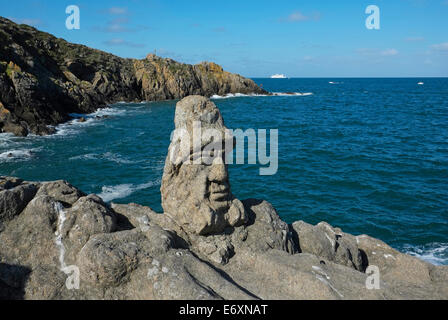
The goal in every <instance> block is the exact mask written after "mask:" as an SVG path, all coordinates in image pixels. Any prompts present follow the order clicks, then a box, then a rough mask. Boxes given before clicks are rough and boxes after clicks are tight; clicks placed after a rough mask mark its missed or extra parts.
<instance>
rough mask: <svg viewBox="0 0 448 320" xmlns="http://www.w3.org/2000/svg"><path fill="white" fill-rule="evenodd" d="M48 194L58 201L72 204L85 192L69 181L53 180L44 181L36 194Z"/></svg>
mask: <svg viewBox="0 0 448 320" xmlns="http://www.w3.org/2000/svg"><path fill="white" fill-rule="evenodd" d="M41 195H47V196H50V197H52V198H54V199H55V200H56V201H59V202H62V203H65V204H69V205H72V204H74V203H75V202H76V201H77V200H78V199H79V198H81V197H83V196H85V194H84V193H83V192H81V191H79V190H78V189H76V188H75V187H74V186H72V185H71V184H70V183H68V182H67V181H63V180H59V181H51V182H44V183H42V185H41V187H40V188H39V191H38V193H37V195H36V196H41Z"/></svg>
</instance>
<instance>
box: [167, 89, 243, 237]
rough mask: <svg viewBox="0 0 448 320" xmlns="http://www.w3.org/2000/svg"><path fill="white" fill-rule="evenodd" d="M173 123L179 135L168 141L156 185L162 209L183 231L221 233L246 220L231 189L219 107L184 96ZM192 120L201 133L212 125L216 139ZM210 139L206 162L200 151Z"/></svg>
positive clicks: (196, 97) (206, 100) (225, 137)
mask: <svg viewBox="0 0 448 320" xmlns="http://www.w3.org/2000/svg"><path fill="white" fill-rule="evenodd" d="M174 123H175V128H176V130H177V133H179V134H178V135H176V134H175V135H174V137H173V140H172V141H171V144H170V146H169V149H168V156H167V158H166V161H165V167H164V171H163V178H162V187H161V189H160V190H161V194H162V207H163V209H164V212H165V214H166V215H168V216H170V217H171V218H172V219H173V220H174V221H175V222H176V223H178V224H179V225H180V226H181V227H182V228H183V229H184V230H185V231H186V232H188V233H192V234H197V235H207V234H216V233H220V232H222V231H223V230H224V229H225V228H226V227H228V226H232V227H237V226H240V225H242V224H244V223H245V222H247V214H246V212H245V210H244V207H243V206H242V204H241V202H240V201H239V200H238V199H236V198H235V197H234V196H233V195H232V193H231V191H230V183H229V174H228V171H227V166H226V164H225V152H224V151H225V150H224V148H225V140H226V139H230V140H232V139H233V137H231V136H226V127H225V125H224V121H223V119H222V116H221V113H220V112H219V110H218V108H216V106H215V105H214V103H213V102H211V101H210V100H209V99H207V98H205V97H201V96H189V97H187V98H184V99H183V100H181V101H180V102H178V103H177V105H176V116H175V119H174ZM197 125H200V127H201V129H202V131H203V132H205V131H206V130H215V132H216V133H217V134H218V135H219V136H220V138H219V139H218V140H213V138H212V137H211V136H206V135H205V134H204V135H201V134H199V133H198V132H199V131H197V130H196V129H195V127H196V126H197ZM195 135H196V136H197V138H196V139H197V141H199V142H200V145H198V148H195V142H194V140H195ZM232 141H233V140H232ZM211 143H214V145H215V147H216V148H215V149H214V151H215V153H214V154H213V156H212V157H213V159H212V161H207V160H205V159H204V154H203V153H202V154H201V151H202V150H203V149H204V148H206V147H207V146H210V145H211ZM232 143H233V142H232ZM190 159H191V160H190ZM196 159H198V163H197V164H196V162H195V161H196ZM207 162H208V163H207Z"/></svg>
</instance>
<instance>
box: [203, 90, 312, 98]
mask: <svg viewBox="0 0 448 320" xmlns="http://www.w3.org/2000/svg"><path fill="white" fill-rule="evenodd" d="M312 94H313V93H312V92H272V94H256V93H251V94H244V93H228V94H226V95H225V96H220V95H217V94H215V95H213V96H211V97H210V99H228V98H240V97H278V96H281V97H288V96H311V95H312Z"/></svg>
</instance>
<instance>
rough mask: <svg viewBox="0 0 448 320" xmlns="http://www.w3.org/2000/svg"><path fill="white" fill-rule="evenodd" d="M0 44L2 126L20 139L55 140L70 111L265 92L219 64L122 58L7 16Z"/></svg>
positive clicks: (0, 30) (0, 22)
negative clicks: (48, 137) (47, 136)
mask: <svg viewBox="0 0 448 320" xmlns="http://www.w3.org/2000/svg"><path fill="white" fill-rule="evenodd" d="M0 42H1V44H2V45H1V47H0V128H1V130H2V131H3V132H12V133H14V134H15V135H20V136H25V135H27V134H28V132H31V133H34V134H40V135H45V134H51V133H53V132H54V131H52V130H50V129H47V128H46V127H47V125H52V126H54V125H57V124H59V123H62V122H65V121H68V120H69V119H70V116H69V115H70V114H71V113H80V114H87V113H91V112H93V111H95V110H96V109H98V108H101V107H105V106H106V105H107V104H111V103H115V102H118V101H130V102H131V101H133V102H137V101H143V100H145V101H156V100H168V99H181V98H183V97H185V96H188V95H192V94H201V95H206V96H212V95H214V94H219V95H225V94H227V93H238V92H239V93H265V91H264V90H263V89H261V88H260V87H258V86H257V85H256V84H255V83H254V82H253V81H252V80H250V79H247V78H244V77H241V76H239V75H237V74H231V73H229V72H226V71H224V70H222V68H221V67H220V66H218V65H216V64H214V63H207V62H204V63H201V64H198V65H188V64H182V63H178V62H176V61H174V60H172V59H164V58H160V57H157V56H155V55H149V56H148V57H147V58H146V59H142V60H136V59H123V58H120V57H117V56H114V55H112V54H109V53H106V52H102V51H99V50H95V49H91V48H88V47H86V46H83V45H77V44H72V43H69V42H66V41H65V40H63V39H59V38H56V37H54V36H52V35H50V34H48V33H44V32H40V31H38V30H36V29H34V28H32V27H30V26H27V25H18V24H15V23H14V22H12V21H10V20H8V19H5V18H2V17H0ZM22 123H23V124H22Z"/></svg>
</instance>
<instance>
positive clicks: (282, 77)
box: [271, 73, 286, 79]
mask: <svg viewBox="0 0 448 320" xmlns="http://www.w3.org/2000/svg"><path fill="white" fill-rule="evenodd" d="M271 79H286V76H285V75H284V74H278V73H277V74H273V75H272V76H271Z"/></svg>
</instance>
